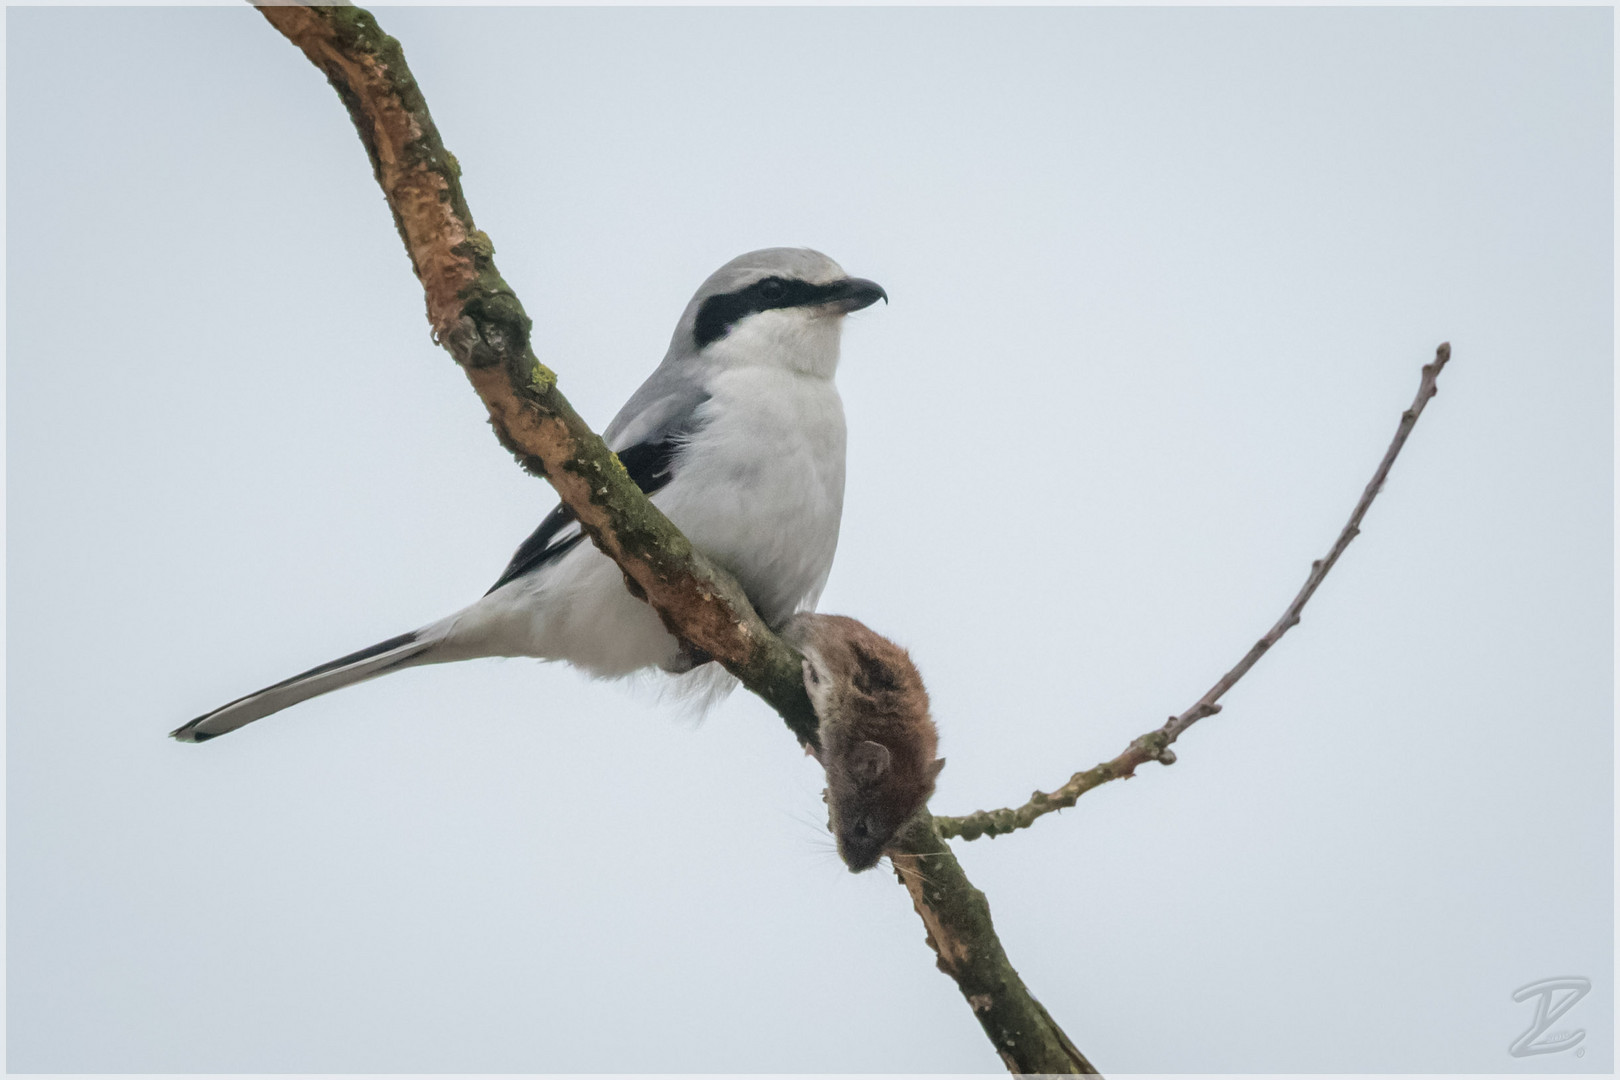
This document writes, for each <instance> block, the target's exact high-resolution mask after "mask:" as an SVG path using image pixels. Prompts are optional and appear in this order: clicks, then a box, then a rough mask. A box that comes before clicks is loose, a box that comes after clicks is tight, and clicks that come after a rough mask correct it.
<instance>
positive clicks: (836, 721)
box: [783, 615, 945, 871]
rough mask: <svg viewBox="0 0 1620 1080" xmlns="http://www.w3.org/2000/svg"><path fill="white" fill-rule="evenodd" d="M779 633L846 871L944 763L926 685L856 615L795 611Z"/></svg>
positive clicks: (875, 845)
mask: <svg viewBox="0 0 1620 1080" xmlns="http://www.w3.org/2000/svg"><path fill="white" fill-rule="evenodd" d="M783 634H784V636H786V637H787V638H788V640H790V641H792V642H793V643H794V644H795V645H797V646H798V648H799V650H800V651H801V652H803V653H804V657H805V661H804V688H805V691H806V692H807V693H808V694H809V695H810V701H811V703H812V704H813V705H814V706H815V709H816V716H817V718H818V719H819V721H820V729H819V735H820V738H821V752H820V754H819V755H818V757H819V759H820V761H821V764H822V767H823V768H825V769H826V771H827V808H828V811H829V816H830V818H831V825H832V831H833V835H834V836H835V837H836V838H837V840H838V854H839V856H840V857H841V858H842V859H843V860H844V863H845V864H846V865H847V866H848V867H849V868H850V870H851V871H861V870H866V869H868V868H870V867H872V866H875V865H877V861H878V859H879V858H881V857H882V855H883V850H884V848H886V847H888V845H889V843H890V841H892V840H893V839H894V835H895V833H897V832H898V831H899V830H900V827H901V826H902V825H904V824H905V823H906V821H907V819H909V818H910V817H911V815H912V814H914V813H916V812H917V810H918V809H919V808H920V807H921V806H922V805H923V804H924V803H926V802H927V801H928V798H929V796H931V795H932V794H933V793H934V780H935V778H936V777H937V776H939V771H940V769H942V768H943V767H944V765H945V762H944V761H943V760H935V758H934V754H935V752H936V751H937V750H938V748H939V736H938V733H937V732H936V730H935V728H934V722H933V720H932V719H931V718H930V717H929V715H928V692H927V690H925V689H924V688H923V682H922V676H921V675H919V674H918V672H917V668H916V666H915V665H913V664H912V662H911V658H910V657H909V656H907V655H906V651H905V650H904V649H902V648H900V646H898V645H896V644H895V643H894V642H892V641H890V640H888V639H887V638H885V637H882V636H881V635H879V634H876V633H873V632H872V631H871V630H869V629H868V628H867V627H866V626H864V625H863V624H861V623H859V622H857V621H856V620H854V619H851V618H847V617H845V616H842V615H799V616H796V617H795V618H794V619H793V620H792V621H791V622H790V623H789V624H788V626H787V627H785V628H784V629H783Z"/></svg>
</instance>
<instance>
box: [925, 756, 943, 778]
mask: <svg viewBox="0 0 1620 1080" xmlns="http://www.w3.org/2000/svg"><path fill="white" fill-rule="evenodd" d="M944 768H945V759H944V758H939V759H937V760H936V761H935V762H934V763H933V764H932V765H930V766H929V767H928V776H929V778H930V779H936V778H938V776H939V774H940V771H941V770H942V769H944Z"/></svg>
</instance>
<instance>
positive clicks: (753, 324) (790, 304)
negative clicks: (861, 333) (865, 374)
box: [672, 248, 889, 378]
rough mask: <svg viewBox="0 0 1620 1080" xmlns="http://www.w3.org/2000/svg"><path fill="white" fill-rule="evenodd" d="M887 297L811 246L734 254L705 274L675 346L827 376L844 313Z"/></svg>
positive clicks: (709, 355)
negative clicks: (711, 271) (705, 279)
mask: <svg viewBox="0 0 1620 1080" xmlns="http://www.w3.org/2000/svg"><path fill="white" fill-rule="evenodd" d="M888 299H889V296H888V294H887V293H885V292H884V291H883V287H882V286H881V285H878V284H877V283H876V282H871V281H867V280H866V279H865V278H852V277H850V276H849V275H847V274H845V273H844V270H843V268H842V267H840V266H839V265H838V264H837V263H835V262H833V261H832V260H831V259H829V258H827V256H825V255H823V254H821V252H819V251H811V250H810V249H809V248H765V249H763V250H761V251H750V252H749V253H748V254H746V255H739V256H737V257H736V258H735V259H732V260H731V261H730V262H728V263H726V265H724V266H722V267H721V268H720V269H718V270H716V271H715V272H714V273H713V274H711V275H710V276H709V279H708V280H707V281H705V282H704V283H703V285H702V287H701V288H699V289H698V291H697V294H696V295H695V296H693V297H692V302H691V303H689V304H688V305H687V306H686V313H685V314H684V315H683V316H682V317H681V322H680V325H679V326H678V327H676V329H675V340H674V342H673V343H672V345H673V347H674V348H675V349H680V350H682V351H689V352H690V353H692V354H696V355H700V356H703V357H704V358H705V359H709V360H713V361H717V362H719V363H722V364H726V365H728V366H729V365H738V366H742V365H752V364H768V365H775V366H783V367H787V368H789V369H791V370H795V371H799V372H802V373H804V374H809V375H819V376H822V377H826V378H830V377H831V376H832V374H833V371H834V370H835V369H836V368H837V366H838V341H839V334H840V331H841V330H842V328H843V322H844V316H845V315H848V314H849V313H850V312H852V311H859V310H861V309H862V308H864V307H869V306H871V305H872V304H874V303H876V302H877V301H879V300H883V301H885V302H887V300H888Z"/></svg>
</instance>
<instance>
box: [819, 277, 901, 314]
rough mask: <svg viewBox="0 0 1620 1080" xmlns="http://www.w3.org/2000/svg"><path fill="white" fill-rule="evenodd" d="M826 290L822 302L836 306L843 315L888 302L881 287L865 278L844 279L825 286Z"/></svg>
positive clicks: (887, 295) (886, 295)
mask: <svg viewBox="0 0 1620 1080" xmlns="http://www.w3.org/2000/svg"><path fill="white" fill-rule="evenodd" d="M826 289H827V294H826V295H827V299H826V301H824V302H825V303H828V304H832V305H834V306H836V307H837V308H838V310H840V311H842V312H843V313H844V314H845V315H848V314H849V313H850V312H852V311H859V310H861V309H862V308H866V307H871V306H872V305H873V304H875V303H877V302H878V301H879V300H882V301H883V302H884V303H885V304H887V303H888V302H889V294H888V293H886V292H884V291H883V286H881V285H879V284H878V283H877V282H875V281H867V280H866V279H865V278H858V277H852V278H845V279H844V280H843V281H835V282H833V283H832V284H831V285H828V286H826Z"/></svg>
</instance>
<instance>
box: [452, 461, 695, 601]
mask: <svg viewBox="0 0 1620 1080" xmlns="http://www.w3.org/2000/svg"><path fill="white" fill-rule="evenodd" d="M684 436H685V432H677V433H670V434H666V435H665V436H664V438H662V439H661V440H660V441H658V442H644V443H637V444H636V445H635V446H632V447H630V448H629V449H627V450H622V451H620V452H619V460H620V461H621V462H623V463H624V471H625V472H627V473H629V474H630V479H632V480H634V481H635V482H636V486H637V487H638V488H640V489H641V491H642V494H644V495H651V494H652V493H653V492H655V491H657V490H658V489H659V488H661V487H663V486H664V485H665V484H667V483H669V481H670V478H671V477H672V476H674V475H675V455H676V454H678V453H680V451H681V448H682V447H683V446H685V445H686V441H685V438H684ZM583 539H585V532H584V530H582V529H581V528H580V527H579V523H578V521H577V520H576V519H575V517H574V512H573V511H572V510H570V509H568V507H567V506H566V505H563V506H558V507H557V508H556V509H555V510H553V511H552V512H551V513H549V514H547V515H546V519H545V520H544V521H542V522H541V523H540V527H539V528H538V529H536V530H534V532H533V533H531V534H530V535H529V538H528V539H527V540H525V541H523V543H522V544H521V545H519V546H518V549H517V552H516V553H515V554H514V555H513V556H512V561H511V562H509V563H507V564H506V569H505V570H504V571H503V572H502V573H501V577H500V580H499V581H497V582H495V584H493V585H491V586H490V587H489V592H494V591H495V590H496V589H498V588H500V587H501V586H502V585H506V584H509V583H510V582H513V581H516V580H517V579H518V578H520V577H522V576H523V575H525V574H531V573H533V572H534V571H536V570H538V569H540V568H541V567H542V566H544V565H546V564H547V563H549V562H552V561H553V560H556V559H560V558H562V556H563V555H564V554H566V553H567V552H568V551H569V550H570V549H572V548H573V547H574V546H575V545H577V544H578V543H579V542H580V541H581V540H583ZM484 595H485V596H488V595H489V593H485V594H484Z"/></svg>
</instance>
